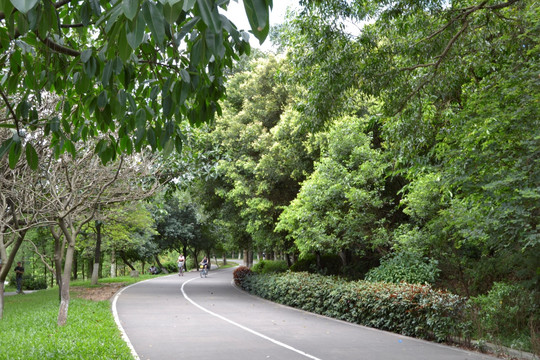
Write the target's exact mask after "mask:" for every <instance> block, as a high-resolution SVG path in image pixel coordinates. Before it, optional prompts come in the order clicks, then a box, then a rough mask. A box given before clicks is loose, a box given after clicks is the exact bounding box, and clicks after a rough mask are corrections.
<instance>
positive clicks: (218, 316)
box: [181, 278, 321, 360]
mask: <svg viewBox="0 0 540 360" xmlns="http://www.w3.org/2000/svg"><path fill="white" fill-rule="evenodd" d="M196 279H197V278H193V279H190V280H188V281H186V282H184V283H183V284H182V288H181V290H182V295H184V297H185V298H186V300H187V301H189V302H190V303H192V304H193V305H195V306H196V307H198V308H199V309H201V310H202V311H204V312H206V313H208V314H210V315H212V316H215V317H217V318H219V319H221V320H223V321H226V322H228V323H229V324H232V325H234V326H237V327H239V328H240V329H242V330H245V331H247V332H250V333H252V334H253V335H256V336H259V337H261V338H263V339H265V340H268V341H270V342H273V343H274V344H276V345H279V346H281V347H284V348H285V349H289V350H291V351H294V352H296V353H298V354H300V355H303V356H305V357H307V358H310V359H313V360H321V359H319V358H318V357H315V356H313V355H310V354H308V353H306V352H303V351H302V350H298V349H296V348H294V347H292V346H290V345H287V344H284V343H282V342H281V341H278V340H275V339H272V338H271V337H268V336H266V335H263V334H261V333H260V332H257V331H255V330H252V329H250V328H248V327H245V326H244V325H240V324H239V323H237V322H234V321H232V320H229V319H227V318H226V317H224V316H221V315H219V314H216V313H215V312H212V311H210V310H208V309H206V308H204V307H202V306H201V305H199V304H197V303H196V302H195V301H193V300H191V298H190V297H189V296H187V294H186V292H185V290H184V286H185V285H186V284H187V283H189V282H191V281H193V280H196Z"/></svg>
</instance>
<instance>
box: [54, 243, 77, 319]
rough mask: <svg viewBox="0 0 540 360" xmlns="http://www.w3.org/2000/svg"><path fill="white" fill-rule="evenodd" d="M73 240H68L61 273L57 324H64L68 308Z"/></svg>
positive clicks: (73, 248)
mask: <svg viewBox="0 0 540 360" xmlns="http://www.w3.org/2000/svg"><path fill="white" fill-rule="evenodd" d="M74 243H75V240H74V239H73V238H72V239H70V240H69V243H68V247H67V251H66V261H65V264H64V273H63V275H62V290H61V291H60V309H59V310H58V322H57V324H58V326H64V325H65V324H66V321H67V316H68V308H69V282H70V275H71V268H72V266H73V253H74V252H75V244H74Z"/></svg>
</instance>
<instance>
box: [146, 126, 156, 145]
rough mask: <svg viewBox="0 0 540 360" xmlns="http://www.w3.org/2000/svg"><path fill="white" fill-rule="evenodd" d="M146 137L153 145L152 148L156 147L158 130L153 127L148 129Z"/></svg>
mask: <svg viewBox="0 0 540 360" xmlns="http://www.w3.org/2000/svg"><path fill="white" fill-rule="evenodd" d="M146 139H147V140H148V144H150V146H151V147H152V149H155V148H156V145H157V142H156V132H155V131H154V129H152V128H148V131H147V132H146Z"/></svg>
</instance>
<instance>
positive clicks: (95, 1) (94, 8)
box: [89, 0, 101, 16]
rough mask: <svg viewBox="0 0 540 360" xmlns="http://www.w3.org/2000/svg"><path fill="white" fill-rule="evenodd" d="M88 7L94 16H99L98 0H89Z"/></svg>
mask: <svg viewBox="0 0 540 360" xmlns="http://www.w3.org/2000/svg"><path fill="white" fill-rule="evenodd" d="M89 2H90V8H91V9H92V12H93V13H94V15H96V16H101V6H100V5H99V0H89Z"/></svg>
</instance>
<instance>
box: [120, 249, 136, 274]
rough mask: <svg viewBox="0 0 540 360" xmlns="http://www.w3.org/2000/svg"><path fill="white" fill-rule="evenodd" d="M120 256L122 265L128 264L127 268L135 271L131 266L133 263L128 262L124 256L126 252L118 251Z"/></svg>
mask: <svg viewBox="0 0 540 360" xmlns="http://www.w3.org/2000/svg"><path fill="white" fill-rule="evenodd" d="M120 258H121V259H122V261H123V262H124V265H127V266H129V268H130V269H131V270H133V271H135V268H134V267H133V265H131V264H130V263H129V261H128V260H127V258H126V254H124V252H123V251H120ZM124 272H125V271H124Z"/></svg>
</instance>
